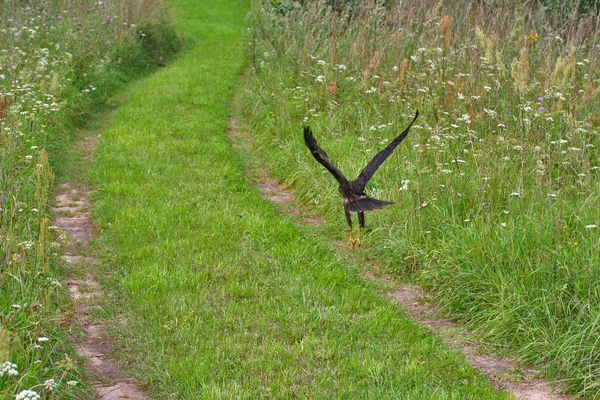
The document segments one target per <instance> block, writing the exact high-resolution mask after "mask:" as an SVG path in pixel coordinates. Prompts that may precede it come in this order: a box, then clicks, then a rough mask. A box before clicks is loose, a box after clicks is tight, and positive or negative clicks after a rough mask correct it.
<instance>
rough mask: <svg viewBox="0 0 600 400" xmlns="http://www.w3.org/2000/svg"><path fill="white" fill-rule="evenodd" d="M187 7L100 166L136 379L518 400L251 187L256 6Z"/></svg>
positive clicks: (102, 209) (102, 210) (104, 246)
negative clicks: (236, 131) (246, 48)
mask: <svg viewBox="0 0 600 400" xmlns="http://www.w3.org/2000/svg"><path fill="white" fill-rule="evenodd" d="M174 7H175V10H176V15H177V17H178V24H179V29H180V30H181V31H182V32H184V33H185V34H186V36H187V39H188V46H187V48H186V50H185V51H184V52H183V54H182V55H181V56H180V57H179V58H178V60H176V61H175V62H174V63H173V65H172V66H170V67H169V68H166V69H164V70H162V71H160V72H159V73H157V74H156V75H154V76H152V77H151V78H149V79H147V81H146V82H145V83H144V84H143V85H141V86H140V87H139V88H137V89H136V90H134V91H133V92H132V94H131V96H130V98H129V99H128V100H127V101H126V102H125V103H124V105H123V106H122V107H121V109H120V110H119V112H117V114H116V115H115V117H114V119H113V120H112V122H111V124H110V126H109V127H108V129H107V131H106V132H105V133H104V135H103V137H102V139H101V141H100V144H99V147H98V149H97V151H96V159H95V163H94V167H93V180H94V182H95V184H96V186H97V187H98V188H99V190H98V191H97V193H96V195H95V204H96V217H97V221H98V224H99V226H100V230H101V233H100V237H101V238H100V239H99V241H98V242H99V243H98V245H99V247H100V248H101V253H103V266H102V268H103V270H102V272H101V274H102V275H103V276H104V277H105V281H106V283H107V284H108V286H109V290H110V292H111V293H112V294H113V296H112V300H111V303H110V304H107V307H105V310H106V312H107V314H108V315H107V317H110V318H114V320H115V321H117V320H118V321H126V322H124V323H121V324H119V325H116V326H115V329H114V332H115V333H116V334H117V336H118V337H120V338H121V339H120V345H121V346H122V350H123V351H122V356H123V358H125V359H127V360H129V361H130V366H131V368H132V370H133V374H134V375H135V376H136V377H138V378H139V380H141V381H142V382H145V383H146V384H147V385H148V388H149V390H150V392H151V393H152V394H153V395H154V396H155V397H156V398H180V399H198V398H227V399H229V398H238V397H239V398H328V399H329V398H374V399H383V398H402V399H450V398H457V399H459V398H460V399H466V398H473V399H493V398H505V396H504V395H503V394H502V393H499V392H496V391H495V390H494V389H493V388H491V387H490V386H489V384H488V383H487V382H486V381H485V379H484V378H483V377H481V376H480V375H479V374H477V373H476V372H474V371H473V369H472V368H471V367H470V366H469V365H468V364H467V363H466V362H465V361H464V359H463V358H462V357H461V356H460V355H458V354H457V353H456V352H451V351H449V350H447V349H446V348H445V347H444V346H443V345H442V344H441V342H440V341H439V340H438V339H436V338H435V337H432V336H431V335H430V334H428V333H426V332H424V331H423V330H422V329H421V328H419V327H418V326H416V325H415V324H414V323H413V322H411V321H410V320H409V319H407V318H406V316H405V315H404V314H403V313H402V312H401V311H400V310H399V309H398V308H397V307H395V306H393V305H391V304H390V303H389V302H388V301H387V300H386V299H385V298H384V296H383V295H382V294H380V293H377V291H376V290H374V288H372V287H370V286H369V284H368V283H366V282H364V281H363V280H362V279H361V278H359V277H357V276H356V275H355V274H354V273H353V272H351V269H350V272H348V268H347V266H346V265H343V264H342V263H340V261H339V260H338V259H337V257H336V255H335V253H333V252H332V251H331V250H329V249H328V248H327V247H326V246H324V245H322V244H320V242H319V241H318V240H314V239H313V238H312V237H311V236H310V235H309V234H308V233H307V232H305V231H303V228H300V227H298V226H296V225H295V224H294V223H293V221H291V220H290V219H288V218H285V217H282V216H280V215H279V214H277V213H276V212H275V211H274V209H273V206H272V205H271V204H270V203H269V202H268V201H266V200H264V199H263V198H262V197H261V196H260V193H259V191H258V190H257V189H256V188H254V187H253V186H252V185H251V184H250V183H249V182H248V180H247V178H246V176H245V173H244V167H243V165H244V158H243V157H246V156H244V155H240V154H239V153H238V152H236V151H235V150H234V149H233V147H232V146H231V143H230V141H229V139H228V136H227V128H228V123H227V121H228V104H229V102H230V99H231V98H232V96H233V93H234V90H235V85H236V84H237V82H238V76H239V74H240V73H241V71H242V69H243V67H244V59H243V54H242V49H241V34H242V30H243V27H244V22H243V16H244V10H245V7H244V6H243V4H241V2H240V1H239V0H210V1H208V0H204V1H197V0H194V1H191V0H190V1H179V2H177V4H174ZM299 140H300V139H299ZM307 157H308V155H307ZM170 396H172V397H170Z"/></svg>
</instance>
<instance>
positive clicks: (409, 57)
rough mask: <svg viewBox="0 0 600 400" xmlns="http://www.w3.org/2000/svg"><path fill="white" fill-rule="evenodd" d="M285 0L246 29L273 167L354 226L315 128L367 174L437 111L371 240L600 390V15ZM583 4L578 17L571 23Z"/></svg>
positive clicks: (481, 326)
mask: <svg viewBox="0 0 600 400" xmlns="http://www.w3.org/2000/svg"><path fill="white" fill-rule="evenodd" d="M282 3H286V4H288V5H289V7H284V6H282V5H281V4H280V5H279V6H278V7H276V8H273V7H272V6H271V5H270V4H267V3H264V4H262V6H260V7H258V6H257V8H256V9H255V10H254V13H253V14H252V24H251V31H250V32H249V34H248V35H247V41H246V42H247V45H246V49H247V54H248V57H249V59H250V60H251V65H250V69H251V73H250V74H249V75H248V77H247V82H248V85H247V90H246V91H245V95H244V99H243V102H244V104H245V120H246V124H247V127H248V129H250V131H251V132H252V134H253V136H254V137H255V143H256V144H257V146H256V150H257V152H258V153H259V154H260V158H261V159H262V160H264V162H265V163H266V164H267V165H268V166H269V168H270V170H271V171H272V173H273V174H274V175H275V176H276V177H277V178H278V179H279V180H280V181H282V182H284V183H286V184H289V185H291V186H292V187H293V188H294V189H295V190H296V191H297V192H298V193H299V198H300V200H301V201H303V202H304V203H305V204H311V205H312V208H313V209H314V210H316V211H317V212H319V213H321V214H323V215H325V216H326V217H327V219H328V220H329V221H335V222H332V224H331V228H329V227H326V228H325V230H326V232H328V233H329V232H331V233H333V232H338V233H337V235H338V236H337V238H338V239H339V240H342V239H343V235H345V232H344V229H345V221H344V218H343V217H342V214H341V199H340V197H339V194H338V193H337V190H336V186H337V185H336V184H335V181H334V180H333V178H332V177H331V176H330V175H329V174H328V173H327V172H326V171H325V170H324V169H323V168H322V166H321V165H319V164H318V163H316V162H315V161H314V160H313V159H312V158H311V156H310V154H309V153H308V151H307V149H306V148H305V146H304V144H303V143H302V139H301V132H302V126H303V125H305V124H309V125H310V126H311V127H312V129H313V131H314V132H315V133H316V135H317V139H318V140H319V143H320V144H321V145H322V146H323V147H324V148H325V149H326V150H327V152H328V154H329V155H330V156H331V158H332V159H333V160H334V162H335V163H336V164H337V165H338V167H340V169H341V170H342V171H343V172H344V173H346V174H347V175H348V176H351V177H354V176H356V174H358V172H359V171H360V169H361V168H362V167H363V166H364V165H365V164H366V162H367V161H368V160H369V159H370V158H371V157H372V155H373V154H375V153H376V151H377V150H379V149H381V148H382V147H383V146H384V144H385V143H386V141H389V140H391V139H392V138H393V137H395V136H396V135H397V134H398V133H399V132H401V131H402V129H404V127H405V126H406V125H407V124H408V123H409V122H410V120H411V117H412V115H414V112H415V110H416V109H419V111H420V117H419V120H418V121H417V123H416V125H415V126H414V128H413V129H412V131H411V134H410V135H409V136H408V138H407V139H406V141H405V142H403V143H402V145H401V146H400V148H399V149H398V150H397V151H396V152H395V154H394V156H392V157H391V158H390V159H389V160H388V161H387V162H386V164H385V165H384V166H383V167H382V169H381V170H380V171H379V172H378V173H377V174H376V175H375V177H374V179H373V180H372V182H371V184H370V185H369V187H368V188H367V189H368V190H367V191H368V192H369V193H370V194H372V195H374V196H375V197H377V198H381V199H384V200H390V201H396V202H397V204H396V205H395V206H392V207H387V208H386V209H384V210H382V211H381V212H377V213H373V214H372V215H371V214H370V215H368V216H367V224H368V225H369V226H370V227H371V229H372V231H371V232H370V234H368V235H367V237H366V238H365V244H366V246H365V248H366V249H365V250H364V251H368V252H369V254H370V256H372V257H376V259H377V260H378V261H379V262H380V263H382V264H383V265H384V266H385V267H386V268H387V270H388V271H390V272H392V273H395V274H396V275H397V276H399V277H401V278H402V279H405V280H410V281H412V282H417V283H419V284H420V285H422V286H423V287H425V288H427V289H430V290H431V293H432V294H433V296H434V297H435V298H436V299H437V300H438V303H439V304H440V305H441V306H442V307H443V309H444V310H446V311H447V312H448V313H449V314H451V315H452V316H453V317H454V318H456V319H458V320H460V321H462V322H464V323H466V324H467V325H469V326H471V327H473V328H475V329H476V330H477V331H478V332H479V333H480V334H481V337H482V339H483V340H484V341H486V342H488V343H490V344H491V345H492V346H495V347H497V348H499V349H510V350H509V351H513V352H516V353H517V355H518V356H519V357H520V358H521V359H522V360H523V361H524V362H525V363H532V364H536V365H538V366H541V367H542V368H543V369H544V370H545V372H546V373H547V376H548V377H549V378H550V379H557V380H561V381H563V383H564V384H565V387H568V388H569V389H570V390H572V391H573V392H576V393H579V394H581V395H587V396H589V397H592V398H593V397H597V396H599V395H600V390H599V388H600V382H599V381H598V373H597V372H598V368H599V366H600V364H599V363H598V360H599V353H598V350H599V347H598V337H597V335H596V332H597V326H598V321H599V320H600V307H599V304H600V292H599V290H598V288H599V287H600V281H599V277H600V274H599V272H600V271H599V266H600V252H599V247H598V243H599V240H600V239H599V232H600V231H599V230H598V226H600V223H599V222H600V213H599V210H600V208H599V207H598V201H599V200H600V186H599V185H600V180H599V175H598V173H599V171H600V164H599V160H598V151H597V148H598V146H600V141H599V138H600V135H599V133H600V130H599V126H600V119H599V115H598V111H597V110H598V106H599V104H600V103H599V102H600V96H599V91H598V89H597V88H598V87H599V85H600V79H599V77H598V75H597V73H596V71H595V66H596V65H598V62H599V56H598V55H599V52H598V49H599V47H598V43H597V40H596V39H597V35H598V31H597V24H596V23H595V22H594V21H596V19H595V18H596V17H595V15H593V14H590V15H577V14H576V13H575V14H573V15H570V16H569V15H559V14H560V10H558V9H553V10H543V9H540V8H536V7H533V6H531V7H530V6H520V5H519V6H515V5H514V3H513V2H500V3H499V4H494V6H493V7H492V6H489V7H488V6H487V5H486V4H483V3H480V2H464V1H456V2H454V1H450V2H444V3H443V4H442V3H435V2H431V1H427V0H422V1H419V2H416V3H403V2H396V1H389V2H385V5H382V3H376V2H373V3H364V4H362V3H361V4H362V5H361V6H357V4H358V3H354V2H349V3H348V4H350V5H352V4H354V6H356V7H355V8H350V9H348V10H346V11H345V12H336V11H333V10H331V9H329V8H328V7H327V4H328V2H305V5H304V6H299V5H298V4H297V3H295V4H296V5H295V6H293V5H292V2H282ZM567 9H572V8H568V7H567V8H565V10H567ZM572 10H573V9H572ZM569 18H571V21H572V26H574V27H576V29H575V28H573V29H572V30H565V29H564V25H562V22H564V21H565V19H567V20H568V19H569ZM570 26H571V25H570ZM342 232H344V234H342ZM323 233H325V231H324V232H323Z"/></svg>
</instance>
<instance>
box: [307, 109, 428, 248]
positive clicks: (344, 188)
mask: <svg viewBox="0 0 600 400" xmlns="http://www.w3.org/2000/svg"><path fill="white" fill-rule="evenodd" d="M418 116H419V111H417V112H416V113H415V118H414V119H413V120H412V122H411V123H410V125H408V127H407V128H406V129H405V130H404V132H402V133H401V134H400V135H399V136H398V137H397V138H395V139H394V140H392V142H391V143H390V144H389V145H387V147H386V148H385V149H383V150H381V151H380V152H379V153H377V154H376V155H375V157H373V158H372V159H371V161H369V163H368V164H367V166H366V167H365V168H364V169H363V170H362V171H361V173H360V174H359V175H358V178H356V179H355V180H353V181H350V180H348V178H346V177H345V176H344V174H342V171H340V170H339V169H338V168H337V167H336V166H335V165H333V163H332V162H331V160H329V157H328V156H327V153H325V151H324V150H323V149H322V148H320V147H319V145H318V144H317V140H316V139H315V137H314V136H313V133H312V131H311V129H310V127H308V126H305V127H304V143H306V146H307V147H308V148H309V149H310V152H311V153H312V155H313V157H315V159H316V160H317V161H318V162H319V163H321V164H323V166H324V167H325V168H326V169H327V170H328V171H329V172H331V174H332V175H333V176H334V177H335V179H336V180H337V181H338V182H339V188H338V189H339V191H340V193H341V194H342V196H344V214H345V215H346V221H347V222H348V225H349V226H350V245H351V246H353V247H354V246H355V245H356V246H360V231H361V229H362V228H364V226H365V211H373V210H378V209H380V208H382V207H383V206H387V205H390V204H394V203H393V202H390V201H383V200H377V199H374V198H371V197H369V196H367V195H366V194H365V186H367V183H369V181H370V180H371V178H372V177H373V175H374V174H375V172H376V171H377V169H378V168H379V167H380V166H381V164H383V163H384V161H385V160H387V158H388V157H389V156H390V155H391V154H392V153H393V152H394V150H395V149H396V147H398V145H399V144H400V142H402V141H403V140H404V138H405V137H406V135H408V131H409V129H410V127H411V126H412V124H413V123H414V122H415V121H416V120H417V117H418ZM350 212H356V213H358V240H356V241H355V240H354V238H353V237H352V218H351V217H350Z"/></svg>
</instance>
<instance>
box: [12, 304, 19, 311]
mask: <svg viewBox="0 0 600 400" xmlns="http://www.w3.org/2000/svg"><path fill="white" fill-rule="evenodd" d="M11 307H12V308H13V309H14V310H18V309H20V308H21V306H20V305H19V304H11Z"/></svg>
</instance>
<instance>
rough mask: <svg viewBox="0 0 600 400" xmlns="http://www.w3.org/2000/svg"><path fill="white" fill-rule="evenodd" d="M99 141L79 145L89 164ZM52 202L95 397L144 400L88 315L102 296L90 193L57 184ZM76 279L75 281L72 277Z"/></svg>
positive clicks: (78, 341) (78, 344)
mask: <svg viewBox="0 0 600 400" xmlns="http://www.w3.org/2000/svg"><path fill="white" fill-rule="evenodd" d="M97 140H98V135H97V134H92V135H90V136H88V137H86V138H85V139H84V140H83V142H82V143H81V145H80V152H79V153H80V154H82V157H83V159H84V160H86V161H91V158H92V156H93V152H94V149H95V148H96V144H97ZM57 189H58V190H57V194H56V197H55V199H54V208H53V214H54V224H55V225H56V226H57V227H58V228H59V229H60V230H62V231H64V232H65V233H66V234H67V242H66V245H65V247H64V252H63V255H64V259H65V261H66V264H67V265H66V266H65V267H66V268H67V269H68V270H69V271H70V273H69V274H68V275H70V276H71V277H72V278H71V279H68V280H67V281H65V282H64V283H65V285H66V286H67V287H68V289H69V293H70V295H71V298H72V300H73V312H74V313H73V314H74V319H73V321H72V324H73V327H72V331H75V332H77V331H81V333H82V334H81V335H74V336H73V338H72V344H73V346H74V347H75V348H76V350H77V352H78V353H79V355H81V356H82V357H85V358H86V359H87V362H86V363H85V368H86V369H87V370H88V371H90V372H91V373H92V374H93V376H94V381H93V382H92V386H93V389H94V392H95V398H96V399H100V400H120V399H135V400H142V399H147V398H148V396H147V394H146V393H145V392H144V391H143V390H142V389H141V388H140V387H139V386H138V385H137V384H135V383H134V382H133V381H132V380H130V379H127V378H126V375H125V374H124V373H123V371H122V370H121V369H120V368H119V365H118V364H117V363H116V362H115V360H114V359H113V357H112V353H113V347H112V345H111V343H110V341H109V340H108V338H107V334H106V327H105V325H104V324H103V323H102V321H97V320H95V319H94V318H93V316H92V309H93V308H94V307H99V305H98V298H99V297H101V296H102V295H103V292H102V288H101V287H100V284H99V283H98V282H97V281H96V280H95V279H94V276H93V273H92V269H93V268H92V267H93V265H94V264H95V263H96V258H95V257H94V254H93V252H92V250H91V249H90V246H89V241H90V240H91V239H92V238H93V236H94V234H95V227H94V224H93V223H92V221H91V219H90V202H89V197H90V196H89V194H90V189H89V188H88V187H86V186H85V185H83V184H81V183H78V182H77V183H76V182H62V183H59V184H58V188H57ZM75 277H76V278H75Z"/></svg>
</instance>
